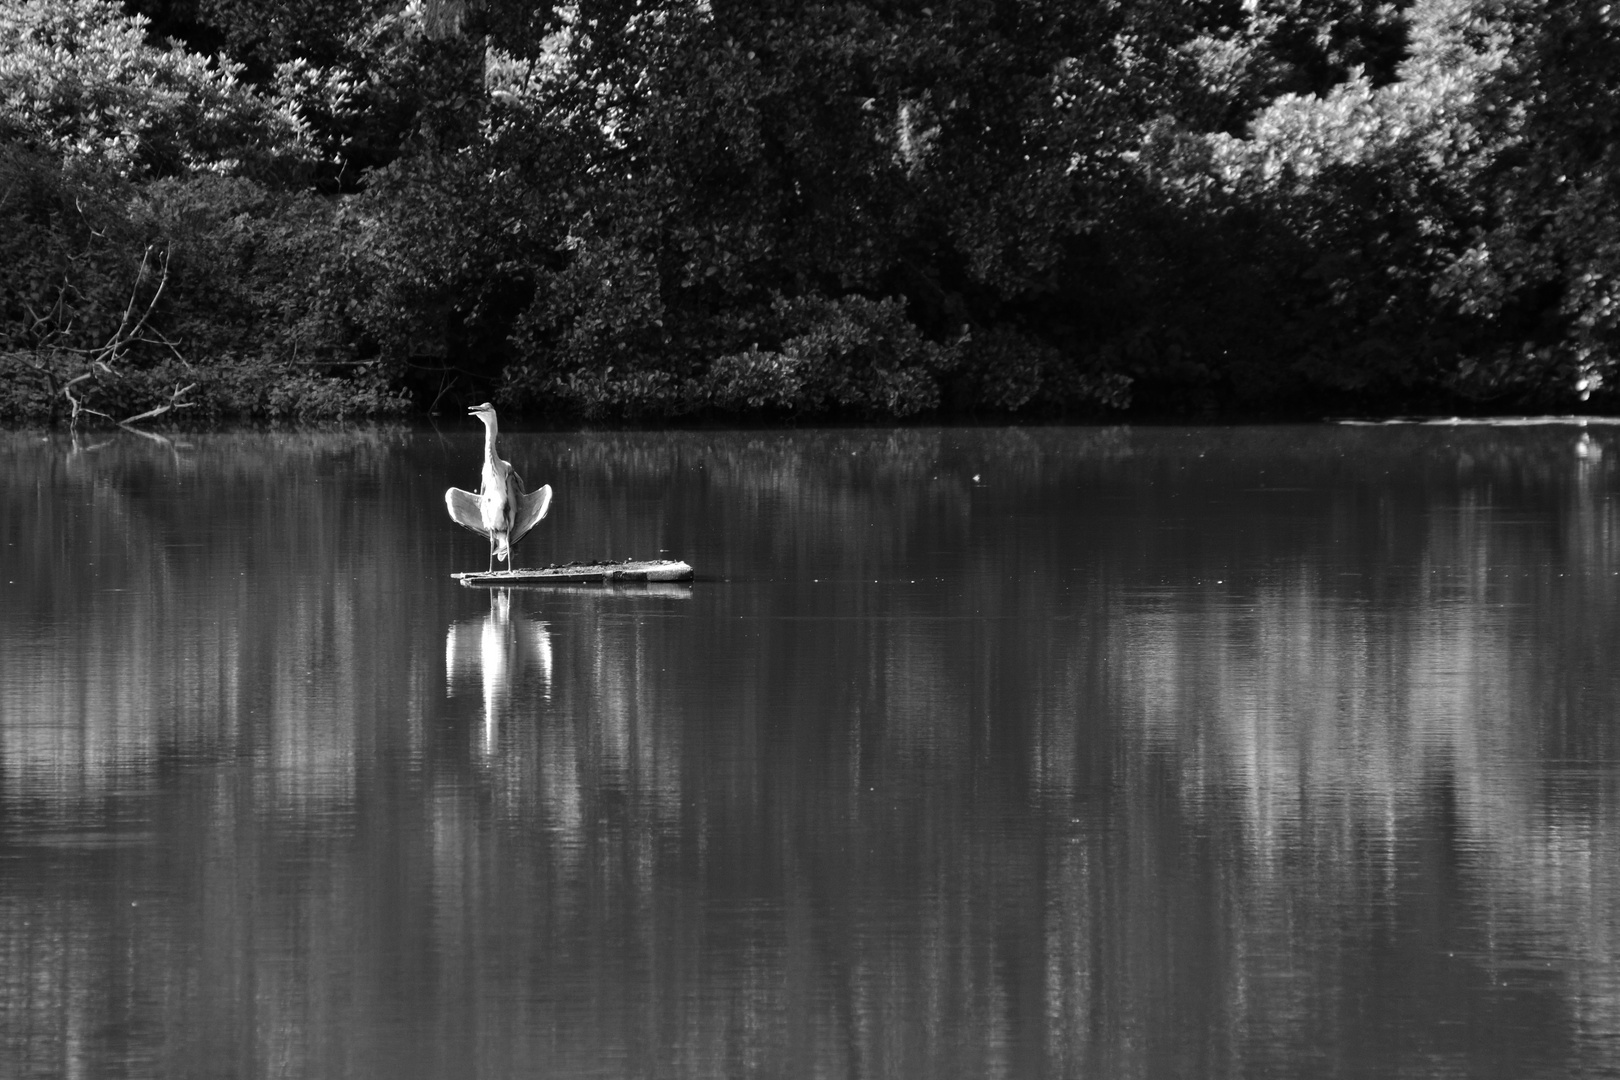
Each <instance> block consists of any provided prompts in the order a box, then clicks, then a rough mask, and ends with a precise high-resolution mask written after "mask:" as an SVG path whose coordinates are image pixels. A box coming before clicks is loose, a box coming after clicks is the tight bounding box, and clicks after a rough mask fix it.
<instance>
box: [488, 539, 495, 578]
mask: <svg viewBox="0 0 1620 1080" xmlns="http://www.w3.org/2000/svg"><path fill="white" fill-rule="evenodd" d="M489 572H490V573H492V574H493V573H494V572H495V538H494V537H493V536H492V537H490V538H489Z"/></svg>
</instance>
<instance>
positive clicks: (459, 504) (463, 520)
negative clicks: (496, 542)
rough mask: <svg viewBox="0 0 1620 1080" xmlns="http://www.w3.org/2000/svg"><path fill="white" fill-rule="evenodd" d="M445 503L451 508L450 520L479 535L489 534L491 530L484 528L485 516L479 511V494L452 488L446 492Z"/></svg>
mask: <svg viewBox="0 0 1620 1080" xmlns="http://www.w3.org/2000/svg"><path fill="white" fill-rule="evenodd" d="M444 505H445V506H446V507H448V508H449V510H450V520H452V521H454V522H455V523H456V524H457V525H461V526H463V527H464V528H468V529H471V530H472V531H473V532H475V533H477V534H478V535H479V536H488V535H489V530H488V529H486V528H484V516H483V514H481V513H479V511H478V496H476V495H474V494H473V493H472V492H470V491H462V490H461V489H460V488H451V489H449V490H448V491H446V492H445V493H444Z"/></svg>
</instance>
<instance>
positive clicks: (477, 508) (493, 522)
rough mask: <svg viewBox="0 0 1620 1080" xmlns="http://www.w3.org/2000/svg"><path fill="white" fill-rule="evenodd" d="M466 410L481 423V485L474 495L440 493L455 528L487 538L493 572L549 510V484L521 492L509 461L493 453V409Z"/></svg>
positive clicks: (456, 491)
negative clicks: (463, 527)
mask: <svg viewBox="0 0 1620 1080" xmlns="http://www.w3.org/2000/svg"><path fill="white" fill-rule="evenodd" d="M468 411H469V412H470V413H471V414H472V415H473V416H476V417H478V419H480V420H482V421H483V422H484V473H483V478H482V482H481V483H480V485H479V488H478V494H476V495H474V494H473V493H472V492H470V491H463V490H462V489H461V488H451V489H450V490H448V491H446V492H445V493H444V504H445V506H446V507H448V508H449V510H450V517H451V519H452V520H454V521H455V522H456V523H457V524H458V525H463V526H465V527H466V528H469V529H471V530H472V531H473V532H475V533H479V534H480V535H483V536H487V537H489V568H490V570H491V571H493V570H494V569H495V560H496V559H500V560H501V561H502V562H506V563H509V562H511V559H512V545H513V544H515V543H517V542H518V541H519V540H521V539H523V534H524V533H526V532H528V531H529V530H530V529H532V528H534V526H535V524H536V523H537V522H539V520H540V519H541V518H543V517H545V516H546V511H548V510H550V509H551V485H550V484H542V485H541V486H540V487H538V488H536V489H535V490H534V491H531V492H528V493H525V492H524V490H523V478H522V477H520V476H518V474H517V470H516V469H514V468H512V463H511V462H510V461H502V460H501V456H500V455H499V454H498V453H496V451H495V437H496V435H497V433H498V430H499V429H498V426H497V424H496V420H495V408H494V406H492V405H490V404H488V403H485V404H483V405H475V406H473V407H472V408H471V409H470V410H468Z"/></svg>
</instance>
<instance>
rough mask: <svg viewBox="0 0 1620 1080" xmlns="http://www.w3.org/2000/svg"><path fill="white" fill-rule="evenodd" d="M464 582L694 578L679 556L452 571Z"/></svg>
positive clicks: (580, 582)
mask: <svg viewBox="0 0 1620 1080" xmlns="http://www.w3.org/2000/svg"><path fill="white" fill-rule="evenodd" d="M450 576H451V577H453V578H455V579H456V580H457V581H459V582H461V583H462V584H463V585H584V584H594V583H600V584H604V585H628V584H634V583H638V582H653V581H691V580H692V576H693V575H692V568H691V567H690V566H688V565H687V564H686V563H684V562H681V561H680V560H679V559H645V560H639V559H626V560H625V561H624V562H593V563H566V564H564V565H562V566H542V567H535V568H533V569H529V568H524V569H521V570H496V571H494V572H489V571H484V570H476V571H472V572H469V573H460V574H451V575H450Z"/></svg>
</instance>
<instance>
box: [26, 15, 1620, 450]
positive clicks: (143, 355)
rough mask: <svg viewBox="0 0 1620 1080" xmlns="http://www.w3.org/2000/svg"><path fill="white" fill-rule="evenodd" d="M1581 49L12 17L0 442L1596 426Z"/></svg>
mask: <svg viewBox="0 0 1620 1080" xmlns="http://www.w3.org/2000/svg"><path fill="white" fill-rule="evenodd" d="M1617 131H1620V5H1604V4H1591V3H1584V2H1570V0H1536V2H1533V0H1396V2H1392V3H1373V2H1371V0H1247V2H1242V3H1229V4H1208V3H1203V2H1194V0H1119V2H1114V3H1108V4H1075V3H1073V0H1022V2H1020V3H1017V4H1009V3H1004V2H997V0H933V2H929V3H923V2H909V0H852V2H848V3H809V2H788V0H764V2H751V3H747V4H743V3H737V2H732V0H577V2H572V3H565V4H548V3H544V2H539V3H536V2H529V0H409V2H408V3H405V2H401V0H337V2H325V0H267V2H263V3H260V2H253V3H248V2H243V0H131V2H129V3H125V4H119V3H116V2H112V0H16V2H13V3H9V4H7V5H5V6H4V8H3V9H0V422H3V423H6V424H11V425H18V424H26V425H34V424H42V423H64V422H65V423H70V424H84V425H91V424H99V425H110V424H118V423H124V424H126V425H144V424H152V423H157V424H164V425H167V424H173V423H177V422H178V423H183V424H185V425H188V426H190V425H214V424H220V423H230V422H240V421H250V422H282V421H293V422H304V421H322V420H352V419H369V420H389V419H392V420H416V419H421V418H426V417H427V416H429V415H430V414H432V413H435V412H438V413H445V414H449V413H453V412H458V411H460V409H461V408H462V407H463V406H465V405H466V404H467V403H469V402H476V401H483V400H492V401H494V402H495V404H496V405H497V406H499V407H500V408H501V410H502V415H503V417H504V416H508V415H510V416H512V417H514V418H515V419H517V418H521V419H523V420H525V421H527V422H528V423H530V424H541V425H553V424H556V425H561V424H579V423H585V424H597V425H621V424H622V425H632V426H634V425H652V424H680V425H698V426H704V425H715V424H742V425H748V426H752V425H770V424H776V423H781V422H790V423H792V422H799V423H816V424H822V423H829V422H831V423H844V422H863V421H868V422H869V421H881V422H891V421H907V420H911V421H926V422H946V423H954V422H962V421H970V422H971V421H978V422H991V421H998V420H1000V421H1006V420H1013V421H1039V422H1050V421H1062V420H1082V419H1083V420H1102V421H1110V422H1120V421H1143V420H1201V421H1207V420H1228V419H1236V418H1240V417H1241V418H1247V419H1258V418H1270V419H1300V418H1316V417H1320V416H1324V415H1332V416H1342V417H1376V416H1384V415H1393V414H1405V415H1414V414H1437V415H1454V414H1455V415H1461V416H1469V415H1480V414H1486V413H1491V412H1502V411H1511V412H1532V413H1553V414H1563V413H1570V412H1575V411H1579V412H1589V413H1594V414H1602V413H1608V412H1613V411H1615V404H1616V402H1617V401H1620V399H1617V398H1616V397H1615V393H1614V391H1615V387H1616V379H1617V377H1620V376H1617V373H1616V372H1615V355H1616V349H1617V347H1620V152H1617V150H1616V145H1617V141H1616V134H1615V133H1616V132H1617Z"/></svg>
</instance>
